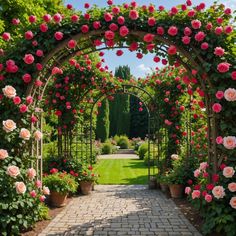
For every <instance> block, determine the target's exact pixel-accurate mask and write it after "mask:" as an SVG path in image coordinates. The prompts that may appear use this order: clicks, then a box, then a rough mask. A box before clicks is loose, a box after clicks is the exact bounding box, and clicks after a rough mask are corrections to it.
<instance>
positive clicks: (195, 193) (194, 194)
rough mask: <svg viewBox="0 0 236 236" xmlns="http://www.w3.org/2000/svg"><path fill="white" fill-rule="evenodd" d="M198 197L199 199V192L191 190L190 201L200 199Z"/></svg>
mask: <svg viewBox="0 0 236 236" xmlns="http://www.w3.org/2000/svg"><path fill="white" fill-rule="evenodd" d="M200 197H201V192H200V191H199V190H193V192H192V199H195V198H200Z"/></svg>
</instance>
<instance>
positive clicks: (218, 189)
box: [212, 186, 225, 199]
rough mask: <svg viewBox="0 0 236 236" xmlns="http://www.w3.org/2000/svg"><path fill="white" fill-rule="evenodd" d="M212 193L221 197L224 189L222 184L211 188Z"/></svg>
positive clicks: (223, 194) (218, 197)
mask: <svg viewBox="0 0 236 236" xmlns="http://www.w3.org/2000/svg"><path fill="white" fill-rule="evenodd" d="M212 194H213V196H214V197H215V198H217V199H220V198H223V197H224V196H225V189H224V188H223V187H222V186H215V187H214V188H213V189H212Z"/></svg>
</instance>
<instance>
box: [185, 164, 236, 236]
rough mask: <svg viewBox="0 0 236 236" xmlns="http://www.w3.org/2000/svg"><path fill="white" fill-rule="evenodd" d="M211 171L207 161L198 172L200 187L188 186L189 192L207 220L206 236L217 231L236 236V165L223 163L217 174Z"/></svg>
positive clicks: (195, 174) (204, 225) (196, 174)
mask: <svg viewBox="0 0 236 236" xmlns="http://www.w3.org/2000/svg"><path fill="white" fill-rule="evenodd" d="M210 171H211V169H210V168H209V165H208V163H207V162H202V163H200V165H199V167H198V168H197V169H196V170H195V171H194V176H195V179H194V181H193V182H196V184H193V185H190V186H188V187H186V188H185V193H186V194H187V195H188V199H189V201H190V202H191V203H192V204H193V205H194V206H195V207H196V208H197V209H198V210H199V211H200V214H201V215H202V217H203V219H204V224H203V227H202V231H203V233H204V234H209V233H212V232H217V233H220V234H222V235H227V236H234V235H236V227H235V218H236V211H235V209H236V195H235V193H236V174H235V166H234V167H233V166H226V165H225V164H221V166H220V169H219V171H218V173H217V174H212V173H211V172H210ZM209 179H210V181H209ZM189 183H190V184H191V183H192V181H189Z"/></svg>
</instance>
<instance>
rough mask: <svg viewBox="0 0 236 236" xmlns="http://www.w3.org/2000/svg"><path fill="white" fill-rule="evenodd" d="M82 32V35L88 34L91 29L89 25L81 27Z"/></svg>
mask: <svg viewBox="0 0 236 236" xmlns="http://www.w3.org/2000/svg"><path fill="white" fill-rule="evenodd" d="M81 31H82V33H84V34H86V33H88V31H89V27H88V26H87V25H82V26H81Z"/></svg>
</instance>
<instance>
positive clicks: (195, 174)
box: [193, 169, 201, 178]
mask: <svg viewBox="0 0 236 236" xmlns="http://www.w3.org/2000/svg"><path fill="white" fill-rule="evenodd" d="M200 173H201V172H200V170H199V169H196V170H195V171H194V172H193V175H194V177H195V178H197V177H198V176H199V175H200Z"/></svg>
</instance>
